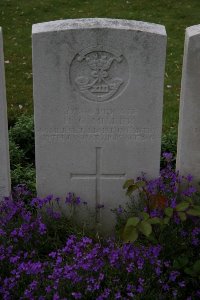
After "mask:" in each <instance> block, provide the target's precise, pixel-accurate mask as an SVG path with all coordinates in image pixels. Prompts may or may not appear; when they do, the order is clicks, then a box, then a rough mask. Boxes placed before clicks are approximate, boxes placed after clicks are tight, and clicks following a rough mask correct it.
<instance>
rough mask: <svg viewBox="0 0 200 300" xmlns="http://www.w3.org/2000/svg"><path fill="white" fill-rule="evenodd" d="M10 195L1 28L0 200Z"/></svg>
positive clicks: (0, 33) (0, 32)
mask: <svg viewBox="0 0 200 300" xmlns="http://www.w3.org/2000/svg"><path fill="white" fill-rule="evenodd" d="M9 195H10V161H9V147H8V122H7V103H6V86H5V74H4V55H3V37H2V29H1V27H0V200H1V199H2V197H4V196H9Z"/></svg>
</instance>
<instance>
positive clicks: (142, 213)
mask: <svg viewBox="0 0 200 300" xmlns="http://www.w3.org/2000/svg"><path fill="white" fill-rule="evenodd" d="M140 214H141V217H142V219H143V220H148V219H149V217H150V216H149V214H148V213H146V212H144V211H143V212H141V213H140Z"/></svg>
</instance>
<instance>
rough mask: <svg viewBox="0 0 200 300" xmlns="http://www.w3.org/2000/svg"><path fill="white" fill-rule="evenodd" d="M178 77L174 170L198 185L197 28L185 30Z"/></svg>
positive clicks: (199, 86)
mask: <svg viewBox="0 0 200 300" xmlns="http://www.w3.org/2000/svg"><path fill="white" fill-rule="evenodd" d="M182 74H183V75H182V83H181V100H180V115H179V130H178V149H177V165H176V168H177V170H179V171H180V174H182V175H188V174H192V175H193V176H194V179H195V181H196V182H200V25H196V26H192V27H188V28H187V29H186V36H185V49H184V60H183V72H182Z"/></svg>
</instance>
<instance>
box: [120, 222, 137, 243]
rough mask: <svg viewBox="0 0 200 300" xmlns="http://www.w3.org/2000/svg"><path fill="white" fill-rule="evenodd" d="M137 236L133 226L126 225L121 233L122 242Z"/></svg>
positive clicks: (135, 238) (133, 239)
mask: <svg viewBox="0 0 200 300" xmlns="http://www.w3.org/2000/svg"><path fill="white" fill-rule="evenodd" d="M137 238H138V230H137V229H136V228H135V227H134V226H126V227H125V229H124V233H123V240H124V242H126V243H128V242H134V241H136V240H137Z"/></svg>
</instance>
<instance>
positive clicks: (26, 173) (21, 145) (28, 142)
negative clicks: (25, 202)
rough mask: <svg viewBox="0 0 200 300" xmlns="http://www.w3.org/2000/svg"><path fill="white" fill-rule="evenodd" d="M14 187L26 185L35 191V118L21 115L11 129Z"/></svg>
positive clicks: (11, 160) (11, 161) (11, 159)
mask: <svg viewBox="0 0 200 300" xmlns="http://www.w3.org/2000/svg"><path fill="white" fill-rule="evenodd" d="M9 140H10V147H9V148H10V163H11V179H12V186H16V185H17V184H18V183H21V184H25V183H26V185H27V186H28V188H29V189H30V190H32V191H35V167H34V161H35V146H34V145H35V142H34V126H33V117H32V116H26V115H21V116H20V117H19V119H18V120H17V122H16V123H15V125H14V126H13V127H11V128H10V129H9Z"/></svg>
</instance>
